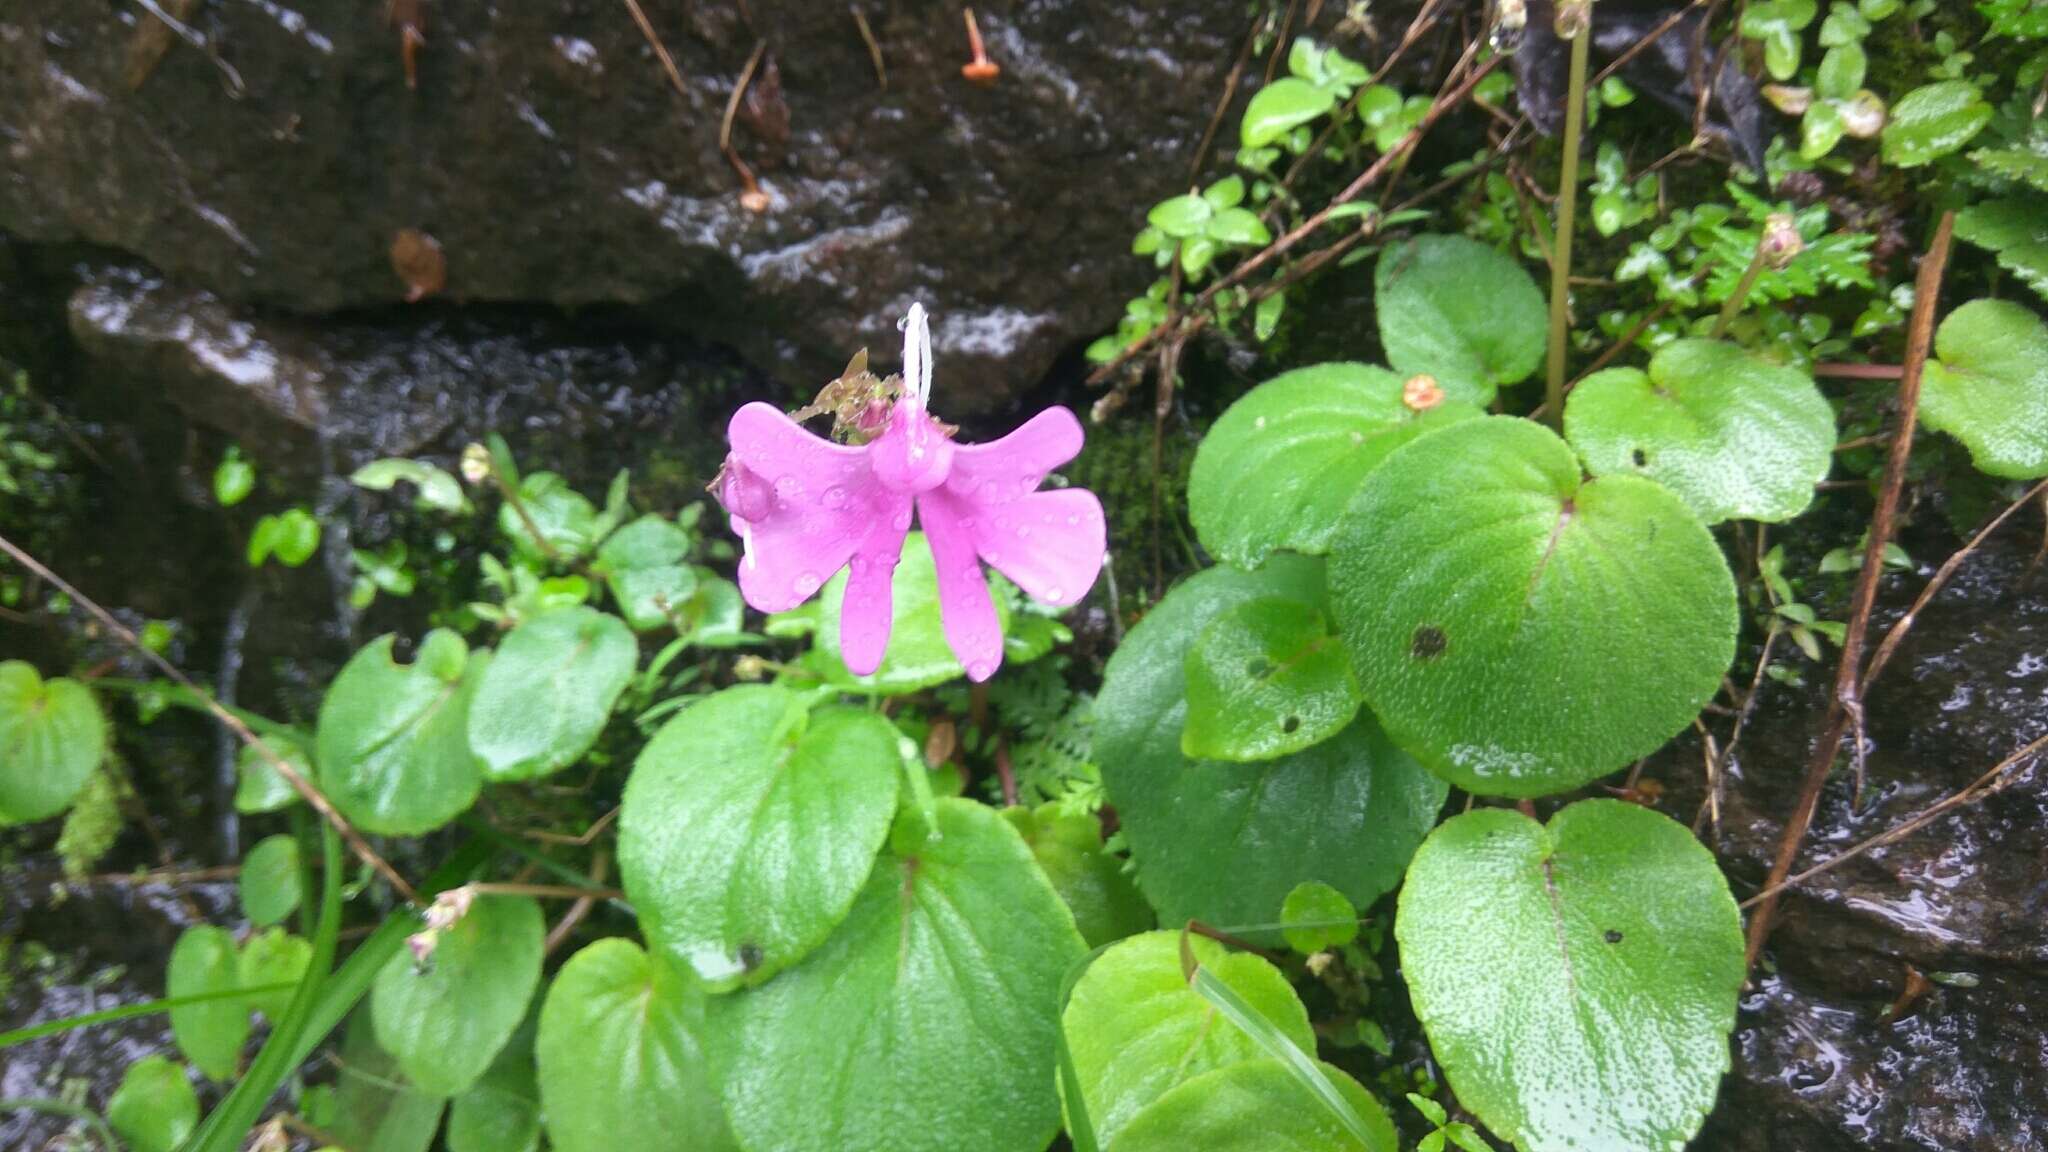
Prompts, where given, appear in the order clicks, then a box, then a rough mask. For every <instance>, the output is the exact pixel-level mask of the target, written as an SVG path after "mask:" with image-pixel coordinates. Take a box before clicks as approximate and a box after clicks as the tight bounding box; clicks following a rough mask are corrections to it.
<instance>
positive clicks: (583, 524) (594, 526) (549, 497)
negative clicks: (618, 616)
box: [498, 472, 600, 563]
mask: <svg viewBox="0 0 2048 1152" xmlns="http://www.w3.org/2000/svg"><path fill="white" fill-rule="evenodd" d="M519 505H520V506H523V507H524V508H525V509H526V516H521V515H520V514H519V507H515V506H514V504H513V502H512V501H510V500H507V501H506V502H505V503H504V505H503V506H502V507H500V508H499V509H498V531H499V532H500V533H502V534H504V536H505V538H506V539H508V540H510V541H512V543H513V545H514V546H515V547H517V548H518V549H519V551H520V553H521V554H522V555H524V556H526V557H527V558H528V559H530V560H533V561H536V562H542V561H546V560H547V559H548V555H547V554H548V550H549V549H552V550H553V551H554V553H555V555H557V556H559V557H561V558H562V559H563V560H564V561H567V562H571V563H573V562H575V561H577V560H580V559H582V558H583V557H584V556H585V555H586V554H588V553H589V551H590V549H591V548H592V547H593V546H595V545H596V543H597V541H598V538H599V535H600V533H599V532H598V518H597V508H596V506H595V505H593V504H591V502H590V501H589V500H588V499H586V498H585V497H584V496H583V494H582V493H580V492H578V491H576V490H575V489H574V488H571V487H569V482H568V481H567V480H564V479H562V478H561V477H560V476H557V475H555V474H554V473H553V472H532V473H528V474H527V476H526V478H525V479H524V480H521V481H520V482H519ZM529 517H530V518H531V519H532V521H533V529H538V530H539V532H540V535H539V537H538V540H536V538H535V536H534V532H533V529H529V528H528V527H527V519H528V518H529ZM540 541H545V542H546V547H542V545H541V543H540Z"/></svg>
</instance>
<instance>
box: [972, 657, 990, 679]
mask: <svg viewBox="0 0 2048 1152" xmlns="http://www.w3.org/2000/svg"><path fill="white" fill-rule="evenodd" d="M994 674H995V669H994V668H993V667H991V666H990V665H989V662H988V661H986V660H976V661H975V662H974V663H972V664H969V665H968V666H967V675H968V677H969V678H970V679H974V680H986V679H988V678H989V677H990V676H993V675H994Z"/></svg>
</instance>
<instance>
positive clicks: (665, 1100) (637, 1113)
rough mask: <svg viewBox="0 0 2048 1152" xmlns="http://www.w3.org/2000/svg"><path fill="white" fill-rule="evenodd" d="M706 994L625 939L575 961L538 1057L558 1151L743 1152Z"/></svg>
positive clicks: (548, 1009)
mask: <svg viewBox="0 0 2048 1152" xmlns="http://www.w3.org/2000/svg"><path fill="white" fill-rule="evenodd" d="M704 1034H705V1030H704V997H703V993H702V992H700V991H698V990H697V989H696V988H695V987H694V986H692V985H691V984H690V983H689V981H688V978H687V977H685V976H682V975H681V974H679V973H676V972H674V971H672V970H669V969H668V968H667V967H666V966H664V965H663V964H661V963H660V962H659V961H658V960H655V959H654V958H652V957H650V956H648V955H647V953H645V952H642V951H641V950H640V948H639V946H638V945H636V944H634V943H633V942H632V941H630V940H626V939H623V938H621V937H617V936H614V937H610V938H608V939H604V940H599V941H597V942H596V943H593V944H591V945H589V946H588V947H586V948H584V949H583V950H582V951H581V952H578V953H577V954H576V955H575V956H573V957H571V958H570V960H569V962H568V963H567V964H564V965H563V966H562V971H561V973H560V974H559V975H557V976H556V977H555V982H554V985H553V986H552V987H550V988H549V989H548V997H547V1002H546V1003H545V1004H544V1005H542V1006H541V1013H540V1032H539V1035H538V1036H537V1037H536V1038H535V1040H534V1059H535V1061H536V1064H537V1067H538V1070H539V1077H540V1097H541V1104H542V1107H543V1112H544V1114H545V1115H546V1117H547V1127H548V1140H549V1142H550V1143H551V1144H552V1145H553V1146H554V1147H555V1148H556V1149H557V1150H558V1152H618V1150H619V1149H636V1148H650V1149H652V1148H679V1149H685V1148H686V1149H689V1150H690V1152H727V1150H729V1149H734V1148H736V1147H737V1145H735V1144H734V1143H733V1139H732V1136H731V1134H730V1133H729V1132H728V1131H727V1129H726V1126H725V1113H724V1111H723V1110H722V1109H721V1108H720V1106H719V1102H718V1081H717V1079H716V1077H715V1076H714V1075H713V1073H712V1070H711V1066H710V1061H709V1059H708V1058H707V1057H706V1055H705V1051H704V1039H703V1038H704Z"/></svg>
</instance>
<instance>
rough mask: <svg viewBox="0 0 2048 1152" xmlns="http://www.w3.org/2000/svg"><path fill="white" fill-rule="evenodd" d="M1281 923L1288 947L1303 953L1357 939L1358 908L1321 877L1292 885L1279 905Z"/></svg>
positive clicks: (1309, 953) (1308, 953)
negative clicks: (1291, 888)
mask: <svg viewBox="0 0 2048 1152" xmlns="http://www.w3.org/2000/svg"><path fill="white" fill-rule="evenodd" d="M1280 922H1281V923H1282V924H1284V925H1286V927H1284V928H1282V929H1280V935H1281V936H1283V937H1284V938H1286V940H1287V946H1288V947H1289V948H1292V949H1294V950H1295V951H1296V952H1299V953H1301V954H1302V955H1304V956H1307V955H1311V954H1313V953H1316V952H1321V951H1322V950H1324V949H1325V948H1336V947H1339V946H1341V945H1345V944H1349V943H1351V942H1352V941H1353V940H1356V939H1358V909H1356V908H1354V907H1352V905H1351V901H1349V900H1346V899H1345V898H1344V894H1343V893H1342V892H1339V891H1337V890H1336V889H1335V888H1332V887H1330V886H1329V885H1328V884H1325V883H1323V882H1322V881H1320V880H1309V881H1305V882H1303V883H1301V884H1297V885H1295V886H1294V891H1292V892H1289V893H1288V894H1287V901H1286V902H1285V903H1283V904H1281V905H1280Z"/></svg>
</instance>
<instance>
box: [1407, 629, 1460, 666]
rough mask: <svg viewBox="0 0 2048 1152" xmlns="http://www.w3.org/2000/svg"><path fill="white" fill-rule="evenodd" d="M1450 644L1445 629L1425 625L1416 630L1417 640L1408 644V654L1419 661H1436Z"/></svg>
mask: <svg viewBox="0 0 2048 1152" xmlns="http://www.w3.org/2000/svg"><path fill="white" fill-rule="evenodd" d="M1450 643H1451V642H1450V639H1449V638H1448V637H1446V636H1445V635H1444V630H1443V629H1441V628H1439V627H1437V626H1436V625H1434V624H1424V625H1423V626H1422V627H1420V628H1417V629H1416V630H1415V638H1414V639H1413V640H1411V641H1410V642H1409V644H1408V654H1409V655H1410V656H1413V657H1415V658H1416V659H1417V660H1434V659H1436V658H1437V657H1439V656H1441V655H1443V654H1444V649H1445V648H1448V647H1450Z"/></svg>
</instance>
